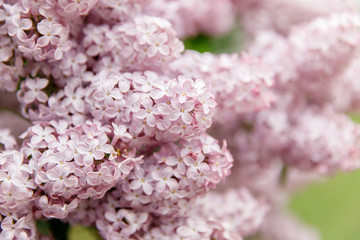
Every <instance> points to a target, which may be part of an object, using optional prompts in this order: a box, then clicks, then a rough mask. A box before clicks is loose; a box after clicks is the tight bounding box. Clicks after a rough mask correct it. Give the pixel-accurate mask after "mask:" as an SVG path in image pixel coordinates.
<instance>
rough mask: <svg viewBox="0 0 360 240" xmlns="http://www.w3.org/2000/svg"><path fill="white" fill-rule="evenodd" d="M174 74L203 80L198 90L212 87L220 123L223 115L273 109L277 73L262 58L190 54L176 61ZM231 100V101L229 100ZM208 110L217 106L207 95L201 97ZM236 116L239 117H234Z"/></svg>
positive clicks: (186, 53)
mask: <svg viewBox="0 0 360 240" xmlns="http://www.w3.org/2000/svg"><path fill="white" fill-rule="evenodd" d="M170 68H171V69H172V70H173V72H172V73H170V74H184V75H185V76H190V77H195V78H201V79H203V80H204V81H198V82H197V83H196V86H197V87H202V86H203V85H211V89H212V92H213V94H214V96H215V99H216V102H217V103H218V109H217V114H216V115H217V117H216V121H220V122H221V121H226V120H225V119H222V117H223V116H227V115H232V116H234V113H236V114H241V113H244V112H252V111H256V110H259V109H262V108H266V107H269V106H270V103H271V102H272V101H273V95H272V93H271V92H270V88H271V87H272V85H273V82H274V81H273V72H272V70H271V69H270V68H269V66H267V65H266V64H265V63H263V62H262V61H261V59H258V58H255V57H252V56H249V55H247V54H243V56H242V57H240V56H239V55H238V54H232V55H228V54H222V55H219V56H216V55H213V54H211V53H204V54H200V53H198V52H195V51H186V52H185V54H183V55H182V56H181V58H179V60H177V61H174V62H173V63H172V64H171V66H170ZM229 99H231V101H229ZM201 100H202V102H203V106H204V111H207V109H208V108H209V107H212V106H213V105H214V102H213V100H212V99H211V98H209V95H208V94H207V93H203V94H202V95H201ZM234 117H235V116H234Z"/></svg>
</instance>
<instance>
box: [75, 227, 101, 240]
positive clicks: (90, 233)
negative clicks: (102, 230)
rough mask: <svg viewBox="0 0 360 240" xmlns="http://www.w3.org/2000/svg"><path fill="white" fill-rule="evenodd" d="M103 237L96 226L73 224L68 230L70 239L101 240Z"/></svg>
mask: <svg viewBox="0 0 360 240" xmlns="http://www.w3.org/2000/svg"><path fill="white" fill-rule="evenodd" d="M101 239H102V238H101V237H100V235H99V234H98V232H97V230H96V229H94V228H88V227H82V226H71V227H70V229H69V231H68V240H101Z"/></svg>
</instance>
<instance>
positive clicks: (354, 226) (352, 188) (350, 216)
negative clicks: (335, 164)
mask: <svg viewBox="0 0 360 240" xmlns="http://www.w3.org/2000/svg"><path fill="white" fill-rule="evenodd" d="M359 189H360V171H356V172H352V173H341V174H338V175H337V176H335V177H334V178H333V179H331V180H329V181H326V182H323V183H318V184H314V185H312V186H310V187H309V188H307V189H306V190H305V191H304V192H302V193H299V194H298V195H296V196H295V197H294V198H293V200H292V202H291V203H290V207H291V209H293V210H294V212H295V213H297V214H298V216H299V217H300V218H301V219H303V220H304V221H305V222H307V223H309V224H312V225H314V226H315V227H318V229H319V230H320V232H321V233H322V236H323V240H359V239H360V227H359V226H360V225H359V224H360V191H359Z"/></svg>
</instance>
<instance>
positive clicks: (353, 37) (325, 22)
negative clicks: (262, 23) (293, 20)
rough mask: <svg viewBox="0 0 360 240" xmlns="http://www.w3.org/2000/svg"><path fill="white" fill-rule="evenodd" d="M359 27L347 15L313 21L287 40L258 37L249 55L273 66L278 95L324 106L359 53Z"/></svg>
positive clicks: (352, 16) (270, 35)
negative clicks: (281, 93)
mask: <svg viewBox="0 0 360 240" xmlns="http://www.w3.org/2000/svg"><path fill="white" fill-rule="evenodd" d="M359 24H360V18H359V16H357V15H355V14H348V13H342V14H332V15H330V16H328V17H326V18H325V17H323V18H316V19H314V20H313V21H311V22H310V23H308V24H304V25H300V26H296V27H294V28H293V29H292V31H291V32H290V34H289V36H288V37H287V38H285V37H282V36H279V35H277V34H274V33H271V32H265V33H264V32H262V33H259V34H258V35H257V36H258V37H257V39H256V40H255V42H254V44H253V45H251V46H250V50H249V52H250V53H251V54H253V55H255V56H259V57H261V58H263V61H264V62H265V63H267V64H269V65H271V66H274V71H275V73H276V75H275V80H276V85H277V90H278V91H280V92H283V93H289V92H291V93H293V94H294V95H295V96H296V95H299V98H303V97H304V95H306V97H307V98H308V99H309V101H312V102H316V103H318V104H319V103H320V104H322V102H325V103H326V101H327V99H329V95H331V90H332V86H333V85H334V84H336V83H334V82H335V81H336V80H337V78H336V76H337V75H339V74H341V73H342V72H343V71H344V70H345V69H347V68H348V66H349V64H351V63H352V61H354V60H355V57H356V56H357V54H358V52H359V48H358V44H357V43H358V42H359V39H360V31H359ZM330 49H331V50H330ZM319 89H323V90H324V91H319Z"/></svg>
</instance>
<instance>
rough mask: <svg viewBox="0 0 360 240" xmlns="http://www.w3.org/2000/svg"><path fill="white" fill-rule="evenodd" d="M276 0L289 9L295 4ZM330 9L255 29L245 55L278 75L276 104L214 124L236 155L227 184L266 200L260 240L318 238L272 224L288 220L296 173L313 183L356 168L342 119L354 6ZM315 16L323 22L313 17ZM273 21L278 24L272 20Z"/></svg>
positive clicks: (351, 64)
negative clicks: (267, 208)
mask: <svg viewBox="0 0 360 240" xmlns="http://www.w3.org/2000/svg"><path fill="white" fill-rule="evenodd" d="M245 2H246V1H245ZM247 2H248V3H250V4H249V6H252V7H254V8H258V7H259V6H260V8H261V7H262V6H261V4H259V5H256V4H254V5H252V4H251V3H254V1H253V2H252V1H247ZM264 2H266V1H264ZM269 2H270V1H269ZM277 2H282V4H283V6H284V7H293V6H292V4H293V3H294V2H297V1H292V2H291V3H290V2H289V3H285V1H277ZM332 2H333V1H332ZM299 3H300V1H299ZM302 3H303V1H302V2H301V4H302ZM305 3H306V2H305ZM309 5H311V4H310V3H309ZM333 6H334V9H330V8H327V9H326V10H327V11H325V12H323V13H316V14H314V15H311V17H310V16H309V18H308V19H305V18H304V19H297V18H296V16H293V15H294V14H292V13H287V14H286V16H284V15H283V14H284V13H281V17H282V18H285V19H287V18H289V19H291V20H293V21H290V20H289V21H284V22H283V23H285V24H289V25H287V26H283V27H281V28H282V29H281V30H280V28H278V26H272V27H269V26H265V25H263V26H265V27H264V29H261V28H257V29H256V28H255V27H254V28H253V29H252V30H253V31H254V32H253V35H254V36H255V39H254V41H253V42H250V43H248V52H249V54H251V55H255V56H258V57H260V58H261V59H262V61H263V62H264V63H265V64H269V65H270V66H272V67H273V68H272V69H273V70H274V72H275V75H274V80H275V84H274V87H273V88H272V89H271V91H272V94H273V96H274V99H273V100H274V101H273V104H272V105H271V107H270V108H268V109H265V110H261V111H258V112H256V111H253V112H247V113H243V114H241V115H239V116H238V117H236V118H235V119H234V118H232V117H231V116H226V115H225V116H226V122H227V124H220V123H218V122H216V123H217V124H216V126H214V127H213V128H212V130H211V131H212V135H214V136H216V137H218V138H226V139H227V142H228V143H229V149H231V152H232V153H233V155H234V156H236V157H235V162H234V167H233V169H234V175H233V177H232V178H230V179H229V181H230V182H231V181H235V182H237V184H238V185H243V186H246V187H247V188H249V189H251V190H252V192H255V193H256V194H257V195H264V196H266V197H267V198H268V199H269V200H270V201H271V204H272V206H273V210H272V213H271V214H270V215H273V216H275V217H274V218H276V219H278V220H276V219H275V220H273V218H272V217H271V216H269V218H268V219H265V222H264V224H263V225H262V227H261V230H260V235H259V238H260V239H272V238H273V239H277V238H279V236H281V237H280V238H284V239H286V238H289V239H319V235H318V234H316V233H314V232H313V231H307V228H306V227H303V226H301V224H299V223H297V222H296V221H291V220H289V222H290V223H289V225H288V226H286V228H287V230H289V232H286V235H284V234H285V233H284V231H283V230H281V231H280V232H279V231H276V230H274V225H273V224H279V222H281V221H287V220H286V219H289V217H288V216H283V215H284V214H281V212H283V211H284V210H283V208H284V205H286V201H287V199H288V196H289V193H290V192H291V191H289V190H291V189H289V188H288V187H287V186H288V183H287V182H288V181H292V180H293V179H292V178H293V175H292V174H293V173H294V172H297V173H299V174H300V175H302V176H304V178H308V179H312V180H313V179H314V178H313V176H314V174H317V176H318V175H319V173H320V174H321V175H322V176H323V175H333V174H334V173H335V172H336V171H339V170H340V171H341V170H343V171H348V170H354V169H358V168H359V166H360V165H359V164H360V162H359V159H360V152H359V139H360V135H359V131H360V128H359V126H358V125H357V124H355V123H353V122H352V121H351V120H350V119H349V118H348V117H347V116H346V115H345V113H348V112H349V111H355V110H358V109H359V105H358V96H359V87H358V83H357V77H355V76H357V75H356V74H357V72H358V67H356V66H358V65H357V63H358V53H359V47H358V46H359V44H358V43H359V40H360V38H359V37H360V30H359V23H360V22H359V20H360V18H359V16H358V15H356V14H352V13H349V12H352V11H353V10H354V9H353V8H352V10H350V11H348V10H346V9H351V8H348V7H349V6H348V5H346V3H345V2H344V4H342V3H338V6H339V8H337V7H335V5H333ZM297 7H298V6H297ZM297 7H296V8H297ZM265 9H268V8H264V9H263V10H265ZM274 9H275V8H274ZM276 11H278V10H277V9H276ZM270 12H271V9H270ZM291 12H293V11H291ZM334 12H335V13H334ZM267 13H269V12H266V14H267ZM250 14H251V13H250ZM269 14H271V13H269ZM310 14H313V13H310ZM318 15H321V17H319V18H315V19H314V17H317V16H318ZM278 16H280V15H278ZM299 16H300V15H299ZM260 17H261V16H260ZM272 19H273V20H274V21H276V17H272ZM279 20H280V19H279ZM264 23H265V22H264ZM245 24H247V23H245ZM255 24H256V23H255ZM265 28H266V29H265ZM262 30H265V31H262ZM355 69H356V70H355ZM215 97H216V95H215ZM218 105H219V106H221V103H220V102H218ZM308 174H309V175H308ZM235 175H236V176H235ZM305 182H306V181H305ZM233 184H234V185H236V183H233ZM284 186H285V187H284ZM269 189H270V190H269ZM271 221H276V222H277V223H275V222H274V223H272V222H271ZM298 225H300V226H298Z"/></svg>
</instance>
